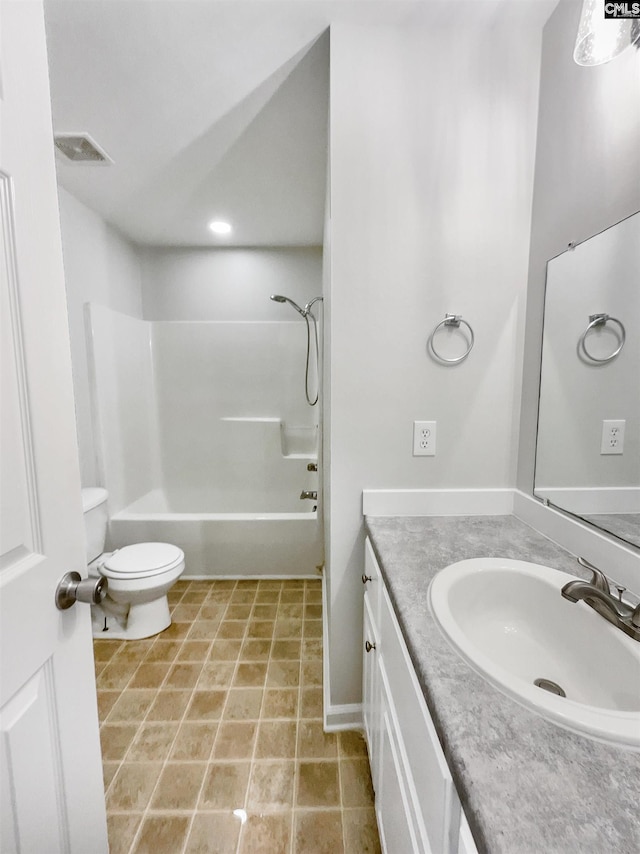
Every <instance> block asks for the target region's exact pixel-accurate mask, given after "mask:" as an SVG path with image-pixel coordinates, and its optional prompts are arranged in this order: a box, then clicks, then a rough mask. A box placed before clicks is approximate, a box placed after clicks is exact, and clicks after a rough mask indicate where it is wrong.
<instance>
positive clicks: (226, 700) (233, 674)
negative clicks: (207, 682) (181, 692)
mask: <svg viewBox="0 0 640 854" xmlns="http://www.w3.org/2000/svg"><path fill="white" fill-rule="evenodd" d="M237 587H238V584H237V582H236V584H235V585H234V586H233V587H232V588H230V590H229V598H228V600H227V602H226V604H225V608H224V611H223V612H222V617H221V619H220V623H219V624H218V628H217V629H216V636H215V638H214V639H213V641H212V644H211V647H210V649H209V654H211V651H212V650H213V645H214V644H215V642H216V640H218V632H219V631H220V626H221V625H222V623H223V622H224V618H225V615H226V613H227V610H228V608H229V605H230V604H231V598H232V596H233V593H234V592H235V590H236V589H237ZM213 589H214V590H215V587H214V588H213ZM245 635H246V629H245ZM240 649H242V646H241V647H240ZM239 660H240V656H239V655H238V658H237V659H236V663H235V667H234V668H233V673H232V674H231V680H230V682H229V685H228V686H227V691H226V697H225V699H224V703H223V704H222V708H221V709H220V717H219V719H218V727H217V729H216V734H215V736H214V738H213V741H212V742H211V749H210V750H209V758H208V759H207V761H206V767H205V771H204V775H203V777H202V783H201V784H200V788H199V789H198V794H197V796H196V799H195V806H194V808H193V810H192V815H191V819H190V821H189V824H188V826H187V832H186V833H185V836H184V843H183V845H182V849H181V852H182V854H184V852H185V851H186V848H187V845H188V844H189V837H190V836H191V831H192V829H193V823H194V821H195V818H196V815H197V813H198V804H199V803H200V798H201V797H202V792H203V790H204V784H205V782H206V779H207V775H208V773H209V766H210V765H211V762H212V757H213V751H214V749H215V745H216V742H217V741H218V738H219V737H220V730H221V728H222V719H223V717H224V711H225V709H226V707H227V703H228V702H229V691H230V690H231V685H232V684H233V679H234V676H235V674H236V671H237V668H238V661H239ZM198 681H199V680H198ZM197 686H198V682H196V684H195V685H194V687H193V690H192V692H191V694H192V697H191V699H193V694H194V693H195V691H196V690H197ZM208 690H211V689H208ZM190 704H191V701H189V703H187V708H186V709H185V715H186V713H187V709H188V708H189V706H190ZM183 720H184V718H183Z"/></svg>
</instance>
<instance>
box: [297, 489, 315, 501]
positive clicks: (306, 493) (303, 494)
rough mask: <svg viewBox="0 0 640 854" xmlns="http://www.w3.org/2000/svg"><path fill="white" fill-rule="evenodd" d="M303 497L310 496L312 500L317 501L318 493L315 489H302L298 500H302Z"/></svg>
mask: <svg viewBox="0 0 640 854" xmlns="http://www.w3.org/2000/svg"><path fill="white" fill-rule="evenodd" d="M304 498H310V499H311V500H312V501H317V500H318V493H317V492H316V491H315V490H313V491H312V490H310V489H303V490H302V492H301V493H300V500H301V501H302V499H304Z"/></svg>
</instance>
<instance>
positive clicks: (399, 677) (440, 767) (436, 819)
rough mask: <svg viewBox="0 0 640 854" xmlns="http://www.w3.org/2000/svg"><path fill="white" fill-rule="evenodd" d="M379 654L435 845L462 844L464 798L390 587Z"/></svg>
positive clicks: (444, 851) (447, 851)
mask: <svg viewBox="0 0 640 854" xmlns="http://www.w3.org/2000/svg"><path fill="white" fill-rule="evenodd" d="M380 638H381V642H380V658H381V665H382V666H383V668H384V672H385V674H386V678H387V680H388V684H389V694H390V696H391V697H392V698H393V702H394V706H395V710H396V714H397V718H398V729H399V731H400V732H402V734H403V738H404V741H405V743H406V744H407V745H409V746H410V750H408V751H407V765H408V772H409V774H410V776H411V779H412V783H413V786H414V787H415V790H416V791H417V792H419V793H420V804H419V808H420V812H421V815H422V819H423V821H424V826H425V828H426V831H427V835H428V838H429V844H430V847H431V849H432V850H433V851H434V852H438V854H453V852H457V850H458V834H459V826H460V801H459V799H458V795H457V792H456V790H455V787H454V784H453V779H452V777H451V772H450V771H449V767H448V765H447V762H446V760H445V758H444V753H443V752H442V748H441V746H440V741H439V740H438V736H437V733H436V731H435V727H434V726H433V722H432V721H431V717H430V715H429V711H428V709H427V706H426V703H425V700H424V697H423V695H422V690H421V689H420V686H419V684H418V680H417V679H416V676H415V672H414V670H413V664H412V663H411V659H410V658H409V653H408V652H407V648H406V645H405V642H404V638H403V637H402V633H401V631H400V627H399V625H398V621H397V620H396V617H395V614H394V612H393V608H392V605H391V602H390V600H389V597H388V594H387V592H386V590H383V593H382V597H381V608H380Z"/></svg>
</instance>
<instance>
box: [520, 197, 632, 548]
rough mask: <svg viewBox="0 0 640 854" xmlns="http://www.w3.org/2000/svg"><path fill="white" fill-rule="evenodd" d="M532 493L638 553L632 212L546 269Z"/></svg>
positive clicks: (569, 251) (567, 252)
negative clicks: (636, 549) (635, 548)
mask: <svg viewBox="0 0 640 854" xmlns="http://www.w3.org/2000/svg"><path fill="white" fill-rule="evenodd" d="M534 495H535V496H536V497H537V498H540V499H542V500H543V501H548V502H549V504H550V505H552V506H554V507H556V508H558V509H561V510H564V511H566V512H568V513H571V514H573V515H575V516H578V517H580V518H581V519H583V520H585V521H587V522H590V523H591V524H593V525H596V526H597V527H598V528H601V529H602V530H603V531H607V532H608V533H610V534H613V535H614V536H616V537H619V538H620V539H622V540H624V541H626V542H627V543H630V544H632V545H634V546H636V547H639V548H640V212H638V213H636V214H633V215H632V216H630V217H628V218H627V219H625V220H623V221H622V222H619V223H617V224H616V225H614V226H612V227H611V228H608V229H607V230H606V231H603V232H601V233H600V234H597V235H595V236H594V237H591V238H589V239H588V240H585V241H584V242H583V243H580V244H579V245H576V246H570V247H569V249H568V250H567V251H566V252H563V253H562V254H561V255H558V256H557V257H556V258H552V259H551V260H550V261H549V262H548V264H547V285H546V294H545V308H544V331H543V338H542V372H541V378H540V401H539V409H538V441H537V450H536V471H535V482H534Z"/></svg>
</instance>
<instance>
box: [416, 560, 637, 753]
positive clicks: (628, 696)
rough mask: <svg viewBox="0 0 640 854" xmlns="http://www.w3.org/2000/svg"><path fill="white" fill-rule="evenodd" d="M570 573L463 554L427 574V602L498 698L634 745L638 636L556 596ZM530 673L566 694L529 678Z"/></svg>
mask: <svg viewBox="0 0 640 854" xmlns="http://www.w3.org/2000/svg"><path fill="white" fill-rule="evenodd" d="M574 579H575V576H573V575H569V574H567V573H565V572H560V571H559V570H556V569H549V567H546V566H539V565H538V564H533V563H526V562H524V561H519V560H501V559H499V558H478V559H475V560H463V561H460V562H459V563H454V564H452V565H451V566H448V567H447V568H446V569H443V570H442V571H441V572H440V573H438V575H436V577H435V578H434V579H433V581H432V583H431V586H430V588H429V604H430V606H431V610H432V613H433V616H434V618H435V620H436V623H437V624H438V626H439V627H440V629H441V630H442V632H443V633H444V635H445V637H446V638H447V640H448V641H449V642H450V643H451V645H452V646H453V648H454V649H455V650H456V652H458V653H459V654H460V655H461V656H462V658H463V659H464V660H465V661H466V662H467V663H468V664H469V665H470V666H471V667H472V668H473V669H474V670H475V671H476V672H477V673H479V674H480V676H483V677H484V678H485V679H486V680H487V681H489V682H490V683H491V684H492V685H494V686H495V687H496V688H498V690H500V691H502V692H503V693H504V694H506V695H507V696H508V697H511V698H512V699H513V700H515V701H516V702H518V703H521V704H522V705H524V706H526V707H527V708H529V709H531V710H532V711H534V712H537V713H538V714H539V715H541V716H542V717H544V718H546V719H547V720H549V721H552V722H553V723H555V724H558V725H559V726H561V727H564V728H565V729H569V730H572V731H573V732H577V733H580V734H582V735H586V736H588V737H590V738H593V739H596V740H597V741H603V742H607V743H610V744H616V745H618V746H620V747H626V748H631V749H633V750H636V751H640V642H638V641H634V640H632V639H631V638H629V637H627V635H625V634H624V633H623V632H622V631H620V629H618V628H616V627H615V626H613V625H612V624H611V623H609V622H607V620H605V619H604V618H603V617H601V616H600V615H599V614H597V613H596V612H595V611H594V610H593V609H592V608H590V607H589V606H588V605H586V604H585V603H584V602H577V603H572V602H569V601H567V600H566V599H564V598H563V597H562V595H561V593H560V590H561V588H562V587H563V586H564V585H565V584H566V583H567V582H568V581H571V580H574ZM540 679H542V680H548V681H550V682H551V683H556V685H558V686H560V687H561V688H562V689H563V690H564V692H565V693H566V697H562V696H558V695H557V694H553V693H550V692H549V690H545V689H543V688H541V687H538V686H536V685H535V684H534V682H535V680H540Z"/></svg>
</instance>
